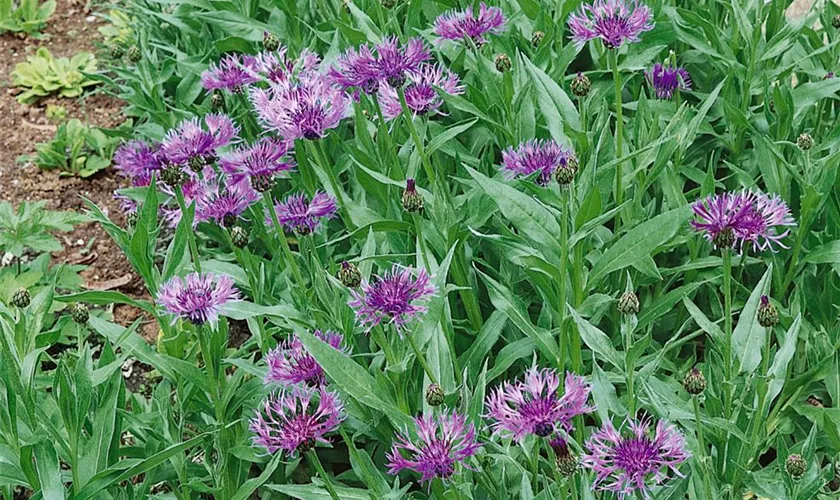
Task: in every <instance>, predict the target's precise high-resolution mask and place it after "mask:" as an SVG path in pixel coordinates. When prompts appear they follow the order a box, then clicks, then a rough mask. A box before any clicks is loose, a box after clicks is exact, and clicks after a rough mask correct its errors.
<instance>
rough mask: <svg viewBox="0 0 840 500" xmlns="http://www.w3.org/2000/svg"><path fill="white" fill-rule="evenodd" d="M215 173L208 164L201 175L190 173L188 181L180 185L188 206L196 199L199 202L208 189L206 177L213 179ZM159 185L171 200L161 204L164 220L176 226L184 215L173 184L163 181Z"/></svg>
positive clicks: (171, 225)
mask: <svg viewBox="0 0 840 500" xmlns="http://www.w3.org/2000/svg"><path fill="white" fill-rule="evenodd" d="M215 175H216V172H215V171H214V170H213V168H212V167H207V166H205V167H204V169H203V170H202V175H201V176H199V175H197V174H195V173H193V172H189V173H188V175H187V180H186V182H184V184H182V185H181V187H180V189H181V192H182V193H183V195H184V203H185V204H186V206H190V204H192V203H193V202H194V201H195V202H197V200H198V198H199V197H201V196H203V195H204V193H206V192H207V191H208V187H207V183H206V181H205V179H212V178H213V177H214V176H215ZM159 186H160V190H161V191H162V192H163V193H164V194H166V195H168V196H169V198H170V200H169V201H170V202H171V203H170V204H169V205H164V206H161V209H160V211H161V213H162V214H163V218H164V220H165V221H166V222H167V223H168V224H169V227H173V228H174V227H176V226H177V225H178V223H179V222H181V216H182V215H183V214H181V207H179V206H178V205H177V204H175V201H174V200H175V196H176V194H175V191H174V190H173V189H172V187H171V186H169V185H167V184H165V183H161V184H160V185H159ZM194 223H195V222H194Z"/></svg>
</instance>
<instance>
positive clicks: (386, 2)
mask: <svg viewBox="0 0 840 500" xmlns="http://www.w3.org/2000/svg"><path fill="white" fill-rule="evenodd" d="M398 2H399V0H382V6H383V7H385V8H386V9H393V8H394V7H396V5H397V3H398Z"/></svg>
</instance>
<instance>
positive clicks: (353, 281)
mask: <svg viewBox="0 0 840 500" xmlns="http://www.w3.org/2000/svg"><path fill="white" fill-rule="evenodd" d="M335 277H336V278H338V281H340V282H341V284H342V285H344V286H346V287H347V288H356V287H357V286H359V285H361V284H362V273H360V272H359V268H358V267H356V264H353V263H352V262H347V261H346V260H345V261H344V262H342V263H341V269H339V270H338V273H336V275H335Z"/></svg>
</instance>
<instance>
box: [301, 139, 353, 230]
mask: <svg viewBox="0 0 840 500" xmlns="http://www.w3.org/2000/svg"><path fill="white" fill-rule="evenodd" d="M306 145H307V147H308V148H309V154H310V155H311V156H312V157H313V158H315V163H317V164H318V166H319V167H321V170H323V171H324V173H325V174H326V175H327V180H328V181H329V183H330V189H332V191H333V194H334V195H335V199H336V201H337V202H338V210H339V212H341V218H342V220H344V224H345V225H346V226H347V229H348V230H350V231H352V230H354V229H355V228H356V226H355V225H354V224H353V220H352V219H350V212H349V211H348V209H347V204H346V203H345V202H344V191H342V189H341V185H340V184H339V182H338V177H336V175H335V172H333V170H332V168H330V166H329V165H327V160H326V158H327V155H326V153H325V152H324V141H323V140H321V141H318V142H317V144H315V143H313V142H312V141H306Z"/></svg>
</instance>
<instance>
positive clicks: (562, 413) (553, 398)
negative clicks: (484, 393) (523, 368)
mask: <svg viewBox="0 0 840 500" xmlns="http://www.w3.org/2000/svg"><path fill="white" fill-rule="evenodd" d="M559 387H560V377H558V376H557V373H556V372H555V371H554V370H550V369H543V370H538V369H537V368H536V367H533V368H531V369H529V370H528V371H527V372H526V373H525V378H524V379H523V380H521V381H519V380H517V381H516V382H515V383H513V384H511V383H510V382H504V383H503V384H502V385H501V386H499V387H497V388H496V390H495V391H493V392H492V393H491V394H490V395H489V396H488V397H487V416H488V417H490V418H491V419H493V423H492V424H491V428H492V429H493V432H494V433H496V434H498V435H503V436H509V437H511V438H513V439H514V440H516V441H519V440H521V439H522V438H524V437H525V436H527V435H528V434H534V435H536V436H539V437H546V436H549V435H551V434H552V433H554V432H555V431H558V430H563V431H565V432H569V431H570V430H571V429H572V419H573V418H574V417H576V416H578V415H582V414H584V413H589V412H591V411H592V410H593V408H592V407H591V406H588V405H587V404H586V400H587V399H588V398H589V392H590V390H591V389H590V387H589V384H587V383H586V380H584V378H583V377H580V376H578V375H575V374H573V373H567V374H566V386H565V393H564V394H563V395H562V396H560V395H559V394H558V393H557V389H558V388H559Z"/></svg>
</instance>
